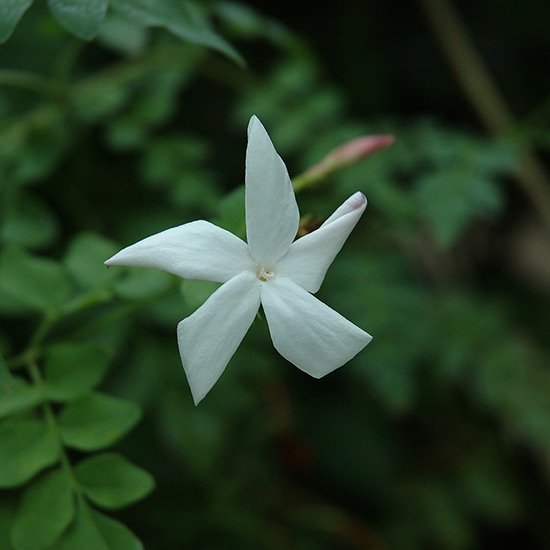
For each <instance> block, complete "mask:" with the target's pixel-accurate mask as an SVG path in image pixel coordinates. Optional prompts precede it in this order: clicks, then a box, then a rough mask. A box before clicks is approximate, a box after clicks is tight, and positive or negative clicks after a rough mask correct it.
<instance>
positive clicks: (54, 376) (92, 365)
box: [44, 342, 111, 401]
mask: <svg viewBox="0 0 550 550" xmlns="http://www.w3.org/2000/svg"><path fill="white" fill-rule="evenodd" d="M110 355H111V354H110V353H109V351H108V350H107V349H106V348H105V347H104V346H101V345H98V344H94V343H90V342H84V343H66V344H59V345H57V346H54V347H52V348H50V350H49V351H48V354H47V356H46V363H45V365H44V375H45V379H46V384H45V393H46V395H47V396H48V397H49V398H50V399H53V400H59V401H65V400H71V399H75V398H77V397H81V396H82V395H84V394H85V393H87V392H89V391H91V390H92V389H94V388H95V387H96V386H97V385H98V384H99V383H100V382H101V380H103V377H104V375H105V373H106V371H107V367H108V366H109V360H110Z"/></svg>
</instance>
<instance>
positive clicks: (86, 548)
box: [55, 501, 143, 550]
mask: <svg viewBox="0 0 550 550" xmlns="http://www.w3.org/2000/svg"><path fill="white" fill-rule="evenodd" d="M142 548H143V545H142V544H141V542H140V541H139V540H138V539H137V538H136V536H135V535H134V534H133V533H132V532H130V531H129V530H128V529H127V528H126V527H125V526H124V525H122V524H121V523H119V522H118V521H115V520H114V519H111V518H108V517H106V516H104V515H103V514H100V513H99V512H96V511H95V510H93V509H91V508H90V506H89V505H88V504H87V503H86V502H85V501H82V502H79V504H78V510H77V514H76V518H75V520H74V522H73V523H72V524H71V526H70V527H69V529H68V530H67V531H66V532H65V533H64V534H63V536H62V537H61V539H60V540H59V542H58V544H56V545H55V549H56V550H58V549H59V550H80V549H82V550H141V549H142Z"/></svg>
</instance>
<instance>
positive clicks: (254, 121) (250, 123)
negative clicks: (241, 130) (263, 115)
mask: <svg viewBox="0 0 550 550" xmlns="http://www.w3.org/2000/svg"><path fill="white" fill-rule="evenodd" d="M256 126H259V127H260V128H263V124H262V123H261V122H260V119H259V118H258V117H257V116H256V115H252V116H251V117H250V120H249V121H248V135H249V136H250V133H251V132H252V131H253V130H254V128H255V127H256Z"/></svg>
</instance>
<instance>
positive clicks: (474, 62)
mask: <svg viewBox="0 0 550 550" xmlns="http://www.w3.org/2000/svg"><path fill="white" fill-rule="evenodd" d="M419 1H420V4H421V5H422V7H423V9H424V11H425V13H426V16H427V17H428V19H429V21H430V24H431V27H432V30H433V32H434V33H435V35H436V37H437V39H438V40H439V42H440V45H441V47H442V49H443V51H444V53H445V55H446V56H447V59H448V61H449V64H450V65H451V67H452V68H453V70H454V72H455V74H456V77H457V79H458V81H459V82H460V84H461V86H462V88H463V90H464V92H465V94H466V96H467V97H468V99H469V100H470V103H471V104H472V106H473V107H474V108H475V109H476V111H477V113H478V115H479V117H480V118H481V120H482V121H483V123H484V124H485V126H486V127H487V128H488V129H489V131H490V132H491V133H493V134H494V135H497V136H502V135H509V134H510V133H511V132H512V131H513V129H514V127H515V125H516V121H515V118H514V115H513V114H512V112H511V111H510V109H509V108H508V105H507V104H506V101H505V99H504V97H503V95H502V94H501V93H500V91H499V89H498V88H497V86H496V84H495V82H494V80H493V79H492V78H491V75H490V73H489V70H488V69H487V67H486V65H485V63H484V62H483V59H482V58H481V56H480V54H479V53H478V51H477V50H476V47H475V45H474V42H473V40H472V38H471V36H470V35H469V32H468V29H467V28H466V26H465V25H464V23H463V22H462V20H461V18H460V16H459V14H458V12H457V11H456V9H455V8H454V6H453V4H452V2H451V0H419ZM516 176H517V179H516V181H517V183H518V184H519V186H520V187H521V188H522V190H523V192H524V193H525V194H526V195H527V196H528V197H529V199H530V201H531V203H532V205H533V207H534V209H535V210H536V211H537V212H538V214H539V215H540V217H541V218H542V219H543V220H544V222H545V224H546V225H547V226H548V227H549V228H550V183H549V180H548V176H547V175H546V173H545V168H544V166H543V165H542V163H541V162H540V161H539V159H538V158H537V157H536V156H535V155H534V154H533V151H532V150H531V149H530V148H529V147H525V148H524V149H523V150H522V156H521V162H520V164H519V166H518V168H517V172H516Z"/></svg>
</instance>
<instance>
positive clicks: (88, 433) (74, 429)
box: [59, 393, 141, 451]
mask: <svg viewBox="0 0 550 550" xmlns="http://www.w3.org/2000/svg"><path fill="white" fill-rule="evenodd" d="M140 416H141V412H140V409H139V407H138V406H137V405H136V404H135V403H131V402H129V401H123V400H122V399H117V398H115V397H111V396H108V395H104V394H101V393H94V394H91V395H88V396H86V397H82V398H81V399H78V400H76V401H72V402H71V403H69V404H68V405H67V406H66V407H65V408H64V409H63V411H62V412H61V414H60V415H59V429H60V431H61V436H62V437H63V440H64V441H65V443H66V444H67V446H69V447H74V448H75V449H80V450H83V451H92V450H96V449H102V448H104V447H108V446H109V445H112V444H113V443H115V442H116V441H118V440H119V439H120V438H121V437H122V436H123V435H124V434H125V433H126V432H128V430H130V429H131V428H132V426H134V425H135V424H136V422H137V421H138V420H139V418H140Z"/></svg>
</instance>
